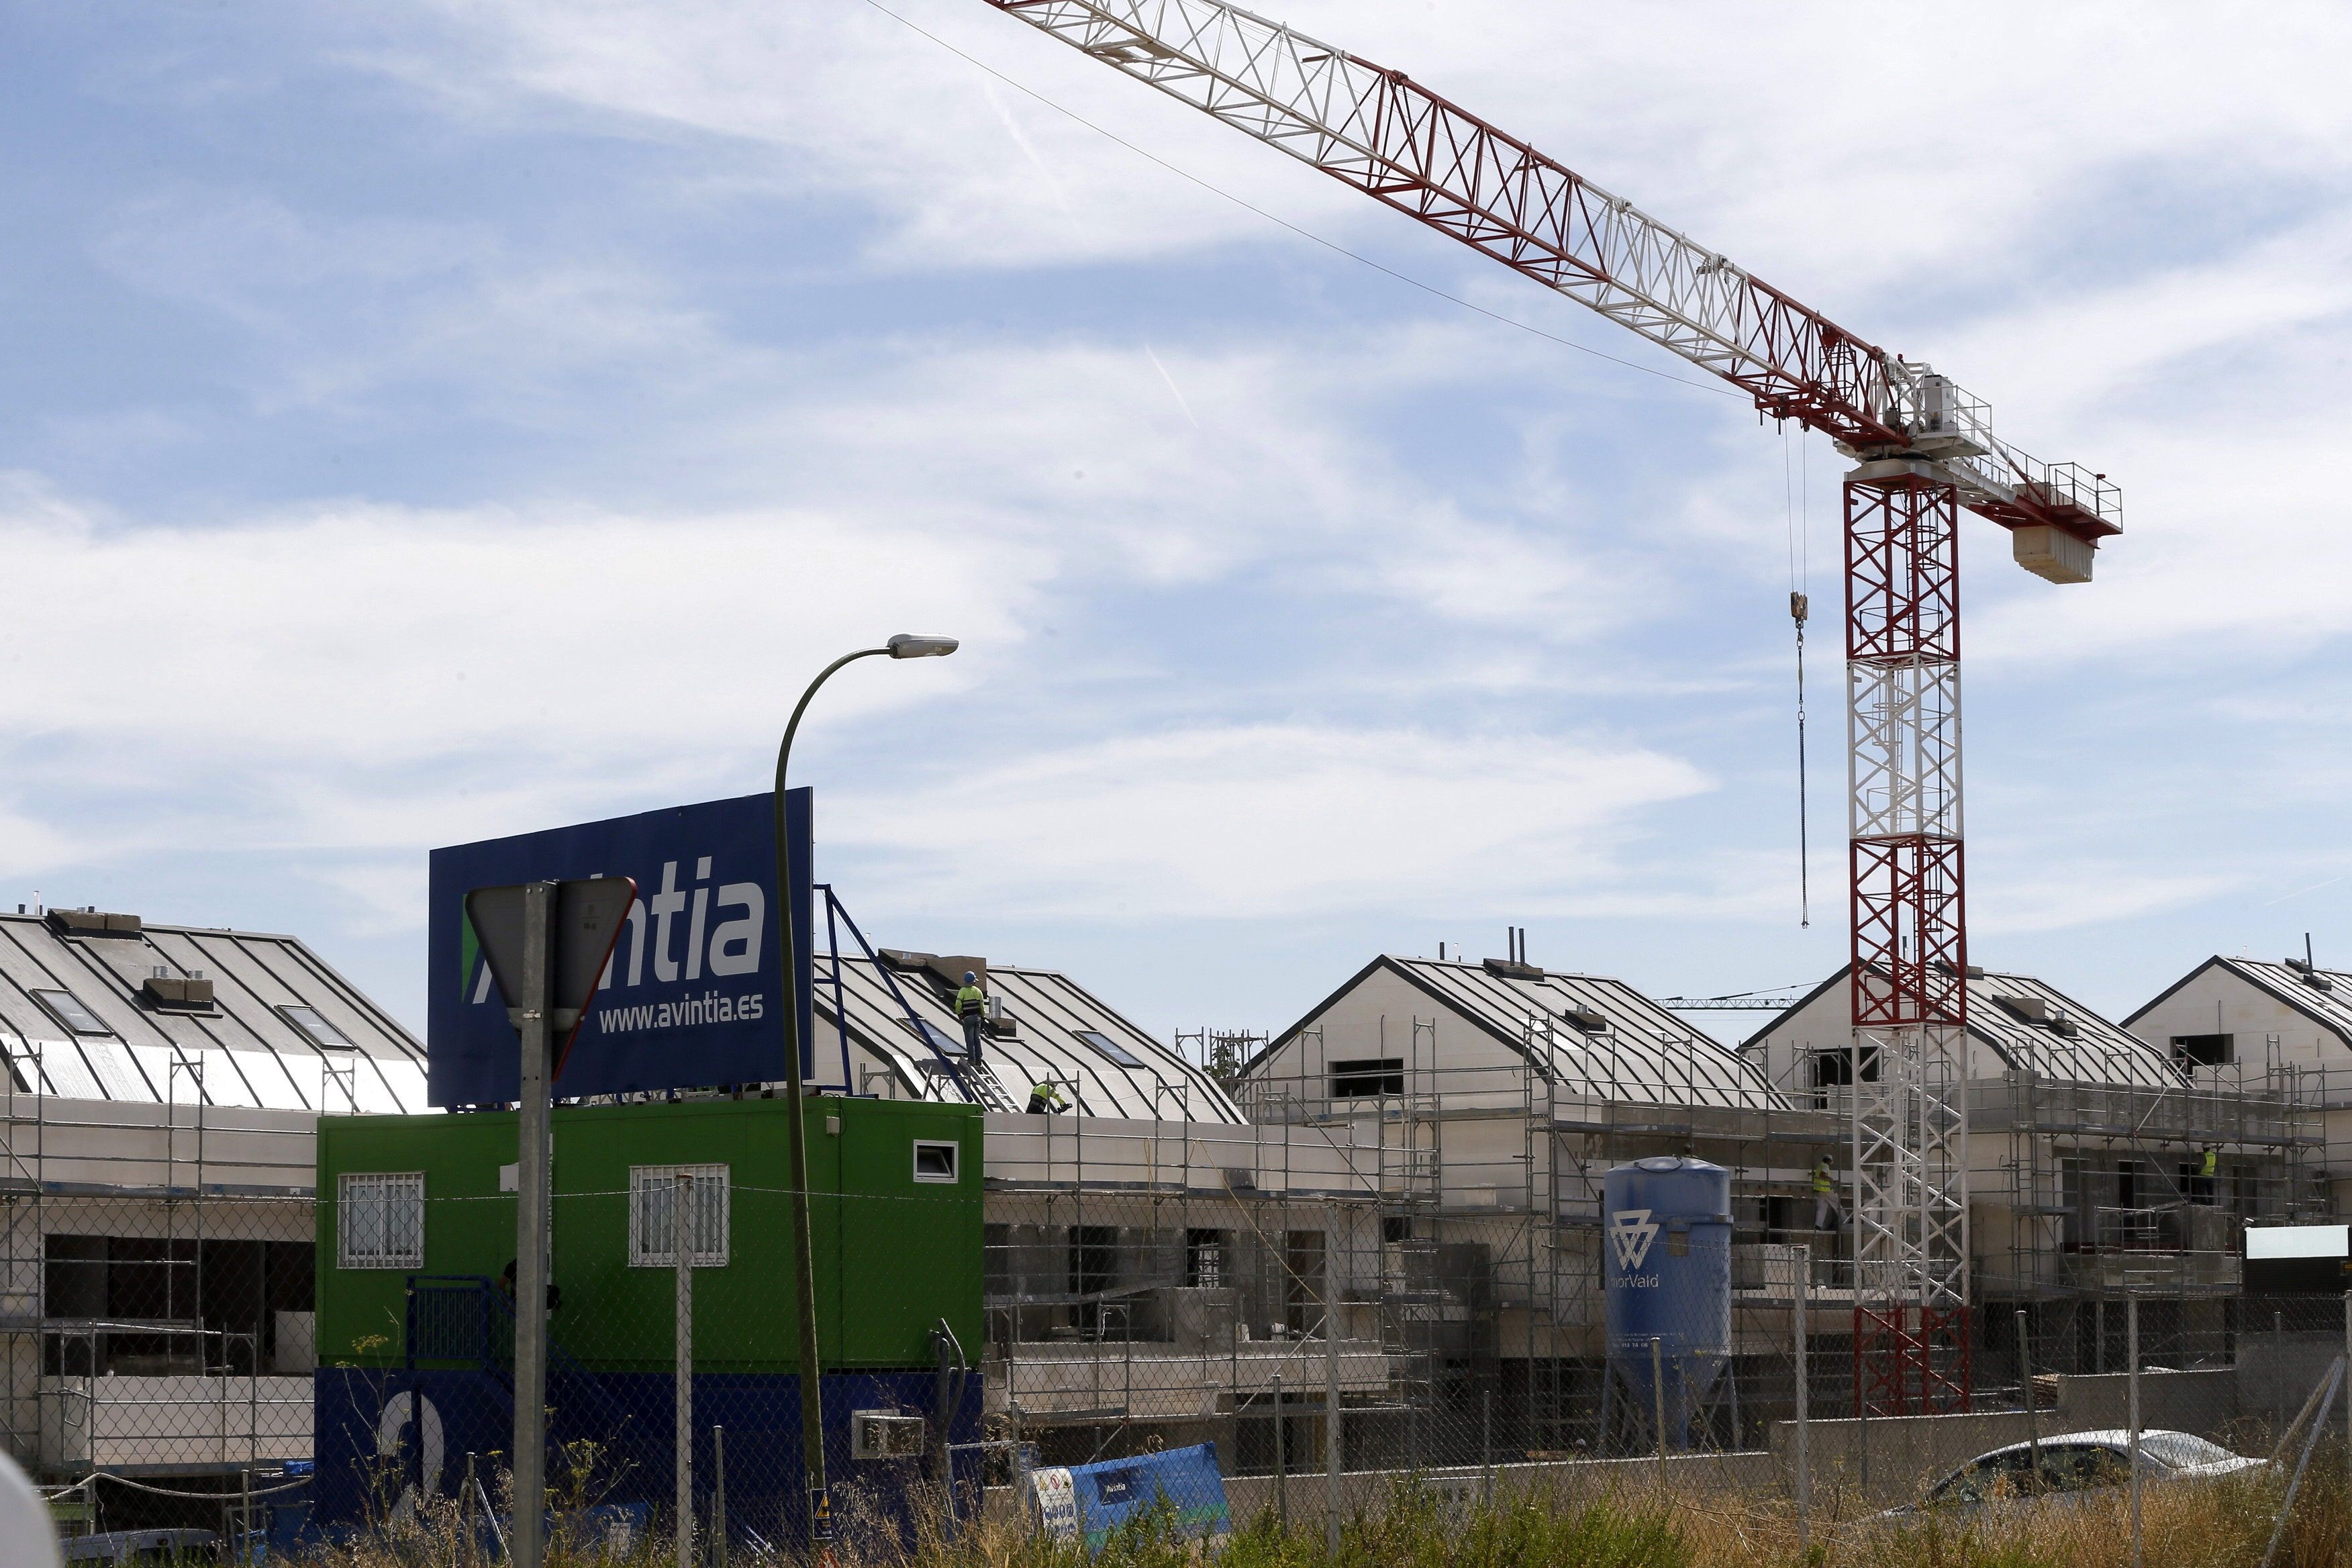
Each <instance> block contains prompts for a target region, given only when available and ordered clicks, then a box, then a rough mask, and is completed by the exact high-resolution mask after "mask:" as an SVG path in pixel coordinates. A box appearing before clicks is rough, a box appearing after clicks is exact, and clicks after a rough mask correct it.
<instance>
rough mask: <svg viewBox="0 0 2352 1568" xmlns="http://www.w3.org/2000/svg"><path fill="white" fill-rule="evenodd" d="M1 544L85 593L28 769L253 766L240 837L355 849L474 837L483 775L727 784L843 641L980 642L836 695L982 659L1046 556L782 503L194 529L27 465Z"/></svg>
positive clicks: (960, 670) (32, 704)
mask: <svg viewBox="0 0 2352 1568" xmlns="http://www.w3.org/2000/svg"><path fill="white" fill-rule="evenodd" d="M0 552H5V554H6V556H7V558H8V560H9V562H10V563H11V571H12V574H13V576H14V578H15V580H16V582H18V583H19V584H28V585H35V592H36V594H37V598H38V600H39V602H40V603H43V604H46V605H53V606H71V613H70V615H69V616H68V615H65V614H60V615H59V616H58V619H57V624H56V626H55V627H54V628H53V629H50V630H47V631H45V632H43V633H42V634H41V635H36V636H20V637H19V638H18V639H17V640H16V646H15V647H14V649H13V663H12V668H11V670H10V677H11V678H10V679H8V680H7V681H6V682H5V683H0V729H5V731H6V732H8V733H10V734H12V735H15V736H17V737H19V740H18V741H17V742H16V745H15V747H13V748H12V749H13V750H14V751H16V752H17V754H18V757H19V763H18V768H19V772H20V773H22V772H23V771H25V770H26V769H28V768H31V767H34V766H36V765H37V759H38V757H39V756H43V755H70V756H72V757H74V758H77V759H79V760H80V762H81V763H87V761H88V760H89V757H90V756H91V754H92V753H103V754H105V755H106V756H107V757H108V758H109V759H110V760H109V776H110V781H111V782H112V783H113V784H115V785H116V786H118V787H126V788H127V787H132V786H134V785H143V786H146V787H151V788H156V789H160V790H163V791H165V792H167V793H170V792H171V791H172V789H173V784H175V783H176V784H179V785H180V787H181V791H182V792H183V793H193V792H189V791H188V786H190V785H192V784H195V783H197V782H198V781H199V780H203V779H222V778H226V779H230V780H234V781H236V786H237V790H238V792H239V794H240V795H242V797H243V798H242V799H241V800H240V802H239V804H238V805H237V806H235V807H232V808H230V809H229V811H228V812H227V813H226V817H227V819H228V820H229V821H234V822H237V823H238V826H237V827H236V828H235V829H233V830H232V831H233V833H234V834H235V836H236V837H240V838H242V839H244V840H246V841H247V842H251V841H255V840H257V839H258V840H267V841H271V842H278V843H282V844H301V843H307V844H313V845H319V844H324V845H341V846H361V845H385V844H402V845H413V844H416V843H420V842H435V841H438V840H439V839H446V837H448V836H450V834H451V833H452V832H453V831H455V830H457V822H456V818H457V815H458V814H457V809H456V807H457V802H458V801H459V799H461V798H466V806H465V815H466V816H468V817H470V818H472V819H473V823H472V826H473V827H474V828H477V829H478V826H479V823H480V821H481V820H482V819H483V818H485V817H488V818H492V819H504V820H512V819H513V818H515V817H516V816H521V817H522V818H523V819H524V820H530V817H529V816H528V814H529V812H530V811H531V810H533V809H543V807H544V805H546V803H547V802H549V801H550V800H551V799H552V798H562V797H569V798H572V799H574V800H578V799H582V798H604V799H609V798H613V797H615V796H626V795H631V794H633V793H635V792H638V791H643V790H646V789H650V788H656V787H658V786H660V785H662V784H680V785H682V786H683V788H684V789H685V790H686V791H687V792H688V793H689V794H704V793H712V787H711V783H712V782H715V781H711V782H705V783H703V784H690V783H687V782H686V780H688V779H690V778H693V777H695V776H697V775H700V776H702V777H703V778H704V779H705V780H706V781H709V779H710V770H711V769H712V767H713V765H714V764H718V763H730V762H732V761H734V760H735V759H737V758H738V757H739V756H740V753H741V752H743V751H744V749H745V747H746V742H747V741H751V742H759V743H761V744H764V743H765V742H764V739H763V737H765V736H766V735H767V734H768V733H769V731H772V730H773V729H775V728H776V727H777V726H778V725H780V724H781V723H782V719H783V717H784V715H785V714H786V713H787V712H788V710H789V707H790V703H791V700H792V699H793V697H794V696H795V695H797V691H798V683H799V681H800V680H802V679H804V678H805V675H806V673H807V672H809V671H811V670H814V668H817V667H818V666H819V665H820V664H822V663H823V662H824V659H826V658H830V657H831V656H833V655H834V654H835V653H838V652H840V651H843V650H845V649H847V648H850V647H858V646H860V645H866V646H871V645H872V644H873V643H874V642H876V641H877V640H878V639H879V638H880V637H883V636H886V635H887V634H888V633H890V632H893V631H898V630H906V629H914V630H925V629H938V628H941V627H950V628H952V629H954V630H956V631H959V632H961V633H962V634H963V635H964V636H965V637H969V638H970V639H971V643H972V651H971V654H969V655H968V656H967V657H966V658H964V659H962V660H961V661H950V663H947V664H945V665H926V666H924V667H922V673H923V674H924V675H925V676H926V677H928V679H919V680H908V679H898V680H861V679H846V680H843V681H841V682H840V683H839V688H838V689H836V690H834V691H833V692H831V693H829V696H828V701H827V711H828V714H829V715H830V716H831V717H832V718H833V719H835V720H836V721H838V720H843V719H850V718H854V717H856V716H859V715H871V714H874V713H876V712H877V711H880V710H887V709H888V708H890V707H894V706H898V705H902V704H905V703H908V702H909V701H914V700H920V699H922V698H925V697H936V696H938V695H940V694H941V693H943V692H951V691H954V690H957V689H962V688H965V687H967V686H969V685H970V684H971V682H973V681H974V680H976V679H981V678H982V675H983V673H984V672H985V670H986V668H988V667H989V666H990V665H992V663H996V662H1000V661H1002V660H1003V659H1004V658H1007V657H1008V655H1009V654H1011V653H1012V652H1013V650H1014V649H1016V648H1017V647H1018V646H1019V644H1020V642H1021V640H1022V637H1023V636H1024V632H1023V629H1022V627H1023V622H1024V620H1025V619H1026V616H1025V615H1024V610H1025V609H1026V607H1027V606H1028V605H1029V604H1030V602H1031V600H1032V598H1033V596H1034V593H1035V592H1036V589H1037V584H1038V581H1039V579H1040V577H1041V576H1042V574H1043V572H1044V567H1045V563H1044V562H1043V560H1042V559H1040V558H1038V557H1035V556H1033V555H1030V554H1027V553H1025V552H1022V551H1020V550H1018V549H1003V548H999V549H993V550H991V551H989V552H988V570H989V580H990V582H991V584H992V593H991V594H990V595H988V596H986V597H985V598H975V597H974V596H972V595H970V594H968V593H967V592H966V591H965V589H964V584H967V583H969V582H970V581H971V579H972V577H973V575H974V574H975V573H976V572H977V571H978V570H979V556H980V554H981V546H980V544H979V542H977V541H975V540H971V539H969V538H962V537H958V536H955V535H954V534H952V533H950V532H946V531H937V530H929V529H922V528H915V527H908V526H901V525H897V524H893V523H889V522H887V521H871V520H856V521H853V520H850V519H845V518H843V517H840V516H837V515H821V514H815V513H808V512H794V511H788V510H776V511H771V512H742V513H731V514H699V515H698V514H688V515H678V516H662V515H653V516H625V515H619V514H612V513H600V512H596V511H593V510H586V509H584V508H583V509H549V510H545V511H541V512H525V511H520V510H509V509H503V508H479V509H472V510H452V511H446V512H426V511H417V510H406V509H401V508H392V507H383V506H371V505H365V504H360V503H345V504H328V503H320V504H317V505H314V506H310V507H305V508H289V509H288V510H287V511H286V512H285V513H284V514H282V515H278V516H273V517H268V518H264V519H258V520H253V521H246V522H243V523H236V524H228V525H216V526H212V527H206V528H191V529H172V528H160V527H147V528H127V527H122V526H121V525H119V524H117V523H113V522H111V521H109V520H103V519H100V518H97V517H94V516H90V515H88V514H86V513H80V512H78V511H76V510H74V509H73V508H71V507H69V506H68V505H66V504H65V503H63V502H60V501H59V500H57V499H56V498H55V497H52V496H47V495H45V494H43V493H42V492H40V491H39V490H38V489H31V490H30V491H29V492H28V491H27V490H26V489H22V488H20V489H18V491H17V492H16V497H15V500H14V503H13V504H10V505H6V506H5V507H0ZM751 749H752V750H754V751H756V750H757V746H756V745H754V746H752V747H751ZM77 765H79V764H77ZM484 776H488V777H495V778H498V779H499V780H501V781H502V782H501V783H500V784H493V785H488V786H487V787H485V785H484V783H483V777H484ZM720 776H721V778H723V777H724V775H723V774H722V775H720ZM519 781H520V782H519ZM744 783H745V786H746V787H747V788H748V787H752V786H754V785H756V784H757V783H758V780H757V777H756V776H751V777H748V778H746V779H745V781H744ZM477 791H480V792H482V793H479V794H477V793H475V792H477ZM467 797H469V798H467ZM190 809H194V802H190ZM240 819H241V820H240ZM215 824H216V826H225V824H222V823H221V822H220V821H219V819H217V818H216V819H215Z"/></svg>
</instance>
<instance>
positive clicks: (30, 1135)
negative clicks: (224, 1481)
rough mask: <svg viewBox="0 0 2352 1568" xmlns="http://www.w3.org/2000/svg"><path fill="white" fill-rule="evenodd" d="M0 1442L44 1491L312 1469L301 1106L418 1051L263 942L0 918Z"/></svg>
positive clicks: (307, 1140)
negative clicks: (308, 1464)
mask: <svg viewBox="0 0 2352 1568" xmlns="http://www.w3.org/2000/svg"><path fill="white" fill-rule="evenodd" d="M0 1047H5V1053H6V1057H7V1064H8V1072H7V1076H6V1081H5V1087H0V1114H4V1115H5V1122H6V1131H5V1171H0V1443H5V1447H6V1448H7V1450H8V1452H10V1453H11V1454H12V1455H14V1456H15V1457H16V1458H17V1459H18V1460H19V1461H20V1462H21V1463H23V1464H24V1465H25V1466H26V1468H28V1469H33V1470H36V1471H37V1472H38V1473H41V1474H44V1475H46V1476H48V1477H51V1478H57V1479H63V1478H68V1477H73V1476H78V1475H82V1474H86V1473H88V1472H89V1471H91V1470H94V1469H95V1470H104V1471H108V1472H111V1473H114V1474H118V1475H123V1474H128V1475H142V1474H143V1475H149V1476H154V1475H178V1476H190V1475H203V1474H207V1473H213V1474H230V1473H234V1472H237V1471H250V1470H252V1469H254V1468H259V1467H266V1466H271V1465H276V1464H278V1463H281V1462H284V1461H287V1460H292V1459H302V1458H309V1457H310V1372H311V1367H312V1363H313V1349H312V1337H311V1330H310V1324H311V1288H312V1234H313V1231H312V1217H313V1203H312V1197H313V1184H314V1181H315V1178H314V1175H313V1142H314V1139H313V1134H314V1129H315V1127H316V1125H317V1121H318V1118H319V1117H320V1115H322V1114H334V1113H339V1112H348V1111H355V1110H366V1111H397V1110H412V1111H413V1110H423V1109H425V1067H424V1051H423V1048H422V1047H420V1046H419V1045H418V1044H417V1042H416V1041H415V1039H413V1038H412V1037H410V1036H409V1035H408V1034H407V1033H406V1032H405V1031H404V1030H403V1029H402V1028H401V1027H400V1026H399V1025H398V1024H397V1023H395V1022H394V1020H393V1019H392V1018H391V1016H389V1015H387V1014H386V1013H384V1012H383V1009H381V1008H380V1007H378V1006H376V1005H375V1004H374V1003H373V1002H372V1001H370V1000H369V999H368V997H367V996H365V995H364V994H362V993H361V992H360V991H359V990H358V989H357V988H356V987H355V986H353V985H352V984H351V983H350V982H348V981H347V980H345V979H343V977H342V976H341V975H340V974H338V973H335V972H334V971H333V970H332V969H331V968H330V967H329V966H328V965H327V964H326V963H324V962H322V961H321V960H320V958H319V957H318V955H317V954H316V953H314V952H311V951H310V949H309V948H307V947H306V946H304V945H303V944H302V943H301V942H299V941H297V940H295V939H294V938H292V937H287V936H267V935H260V934H257V933H254V932H248V931H221V930H212V929H205V928H201V927H192V926H158V925H152V924H149V923H146V922H144V921H142V920H141V919H140V918H139V917H138V916H136V915H127V914H107V913H100V912H98V911H95V910H47V911H44V912H40V913H35V914H29V915H28V914H23V913H18V914H13V915H0Z"/></svg>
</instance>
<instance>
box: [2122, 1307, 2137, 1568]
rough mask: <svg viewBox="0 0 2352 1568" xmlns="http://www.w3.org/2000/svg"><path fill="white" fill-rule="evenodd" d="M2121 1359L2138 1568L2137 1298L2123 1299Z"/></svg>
mask: <svg viewBox="0 0 2352 1568" xmlns="http://www.w3.org/2000/svg"><path fill="white" fill-rule="evenodd" d="M2124 1355H2125V1358H2126V1360H2127V1361H2128V1362H2129V1363H2130V1367H2129V1372H2130V1376H2129V1379H2128V1382H2129V1383H2130V1384H2131V1548H2132V1553H2131V1560H2132V1568H2140V1534H2139V1491H2140V1485H2139V1482H2140V1477H2139V1297H2138V1296H2137V1295H2127V1296H2126V1297H2125V1298H2124Z"/></svg>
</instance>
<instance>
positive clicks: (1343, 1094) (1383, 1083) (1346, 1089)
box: [1329, 1057, 1404, 1100]
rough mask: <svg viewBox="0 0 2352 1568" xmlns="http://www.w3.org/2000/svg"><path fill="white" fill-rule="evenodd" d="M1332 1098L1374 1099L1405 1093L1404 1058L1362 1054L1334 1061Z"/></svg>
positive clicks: (1332, 1064) (1331, 1070)
mask: <svg viewBox="0 0 2352 1568" xmlns="http://www.w3.org/2000/svg"><path fill="white" fill-rule="evenodd" d="M1329 1071H1330V1074H1331V1098H1332V1099H1334V1100H1372V1099H1377V1098H1379V1097H1380V1096H1381V1095H1401V1094H1402V1093H1403V1092H1404V1058H1402V1057H1359V1058H1353V1059H1351V1060H1349V1061H1338V1062H1333V1063H1331V1064H1330V1068H1329Z"/></svg>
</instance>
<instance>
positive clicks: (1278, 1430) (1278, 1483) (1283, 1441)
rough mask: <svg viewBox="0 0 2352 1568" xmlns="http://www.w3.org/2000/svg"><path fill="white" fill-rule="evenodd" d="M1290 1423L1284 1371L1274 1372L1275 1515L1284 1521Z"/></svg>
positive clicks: (1287, 1500) (1287, 1516)
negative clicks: (1284, 1395)
mask: <svg viewBox="0 0 2352 1568" xmlns="http://www.w3.org/2000/svg"><path fill="white" fill-rule="evenodd" d="M1289 1425H1290V1423H1289V1422H1288V1421H1286V1420H1285V1419H1284V1418H1283V1414H1282V1373H1278V1372H1277V1373H1275V1374H1274V1517H1275V1518H1276V1519H1278V1520H1280V1521H1282V1522H1283V1523H1285V1524H1288V1523H1289V1522H1290V1475H1289V1470H1290V1456H1289V1454H1288V1453H1287V1451H1286V1450H1287V1449H1288V1447H1289V1434H1288V1433H1287V1432H1286V1430H1285V1428H1286V1427H1287V1426H1289Z"/></svg>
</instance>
